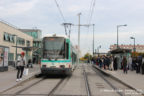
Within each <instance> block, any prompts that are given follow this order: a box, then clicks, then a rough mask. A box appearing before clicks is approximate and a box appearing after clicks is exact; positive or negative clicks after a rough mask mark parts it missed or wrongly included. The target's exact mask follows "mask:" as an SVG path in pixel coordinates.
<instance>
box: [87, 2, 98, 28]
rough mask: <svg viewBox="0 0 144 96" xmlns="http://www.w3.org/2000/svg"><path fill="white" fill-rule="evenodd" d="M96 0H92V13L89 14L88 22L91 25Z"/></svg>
mask: <svg viewBox="0 0 144 96" xmlns="http://www.w3.org/2000/svg"><path fill="white" fill-rule="evenodd" d="M95 2H96V0H92V1H91V5H90V15H89V17H88V24H89V25H90V24H91V20H92V16H93V13H94V8H95Z"/></svg>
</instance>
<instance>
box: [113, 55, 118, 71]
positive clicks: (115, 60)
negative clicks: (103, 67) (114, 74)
mask: <svg viewBox="0 0 144 96" xmlns="http://www.w3.org/2000/svg"><path fill="white" fill-rule="evenodd" d="M117 62H118V61H117V57H115V58H114V61H113V68H114V70H117V65H118V64H117Z"/></svg>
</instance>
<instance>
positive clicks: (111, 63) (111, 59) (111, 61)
mask: <svg viewBox="0 0 144 96" xmlns="http://www.w3.org/2000/svg"><path fill="white" fill-rule="evenodd" d="M109 67H110V68H109V69H110V70H111V71H112V70H113V57H112V56H111V57H110V66H109Z"/></svg>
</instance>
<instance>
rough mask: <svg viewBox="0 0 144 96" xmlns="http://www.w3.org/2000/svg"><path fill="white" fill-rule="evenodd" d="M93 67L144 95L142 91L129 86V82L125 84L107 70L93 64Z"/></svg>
mask: <svg viewBox="0 0 144 96" xmlns="http://www.w3.org/2000/svg"><path fill="white" fill-rule="evenodd" d="M93 67H94V68H96V69H98V70H99V71H101V72H102V73H103V74H106V75H108V76H110V77H112V78H113V79H115V80H116V81H118V82H120V83H122V84H124V85H125V86H127V87H129V88H130V89H133V90H135V91H136V92H138V93H141V95H144V92H142V91H140V90H138V89H136V88H135V87H133V86H131V85H130V84H127V83H126V82H124V81H122V80H120V79H119V78H117V77H115V76H113V75H112V74H110V73H108V72H106V71H104V70H102V69H100V68H98V67H97V66H96V65H93Z"/></svg>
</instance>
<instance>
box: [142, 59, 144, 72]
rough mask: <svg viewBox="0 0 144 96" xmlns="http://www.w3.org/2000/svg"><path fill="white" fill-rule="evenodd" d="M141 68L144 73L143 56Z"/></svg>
mask: <svg viewBox="0 0 144 96" xmlns="http://www.w3.org/2000/svg"><path fill="white" fill-rule="evenodd" d="M141 69H142V74H144V57H143V58H142V67H141Z"/></svg>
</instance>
